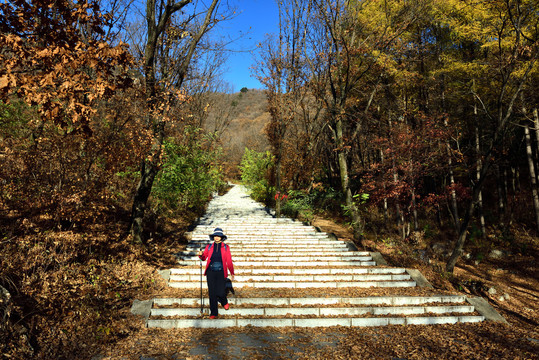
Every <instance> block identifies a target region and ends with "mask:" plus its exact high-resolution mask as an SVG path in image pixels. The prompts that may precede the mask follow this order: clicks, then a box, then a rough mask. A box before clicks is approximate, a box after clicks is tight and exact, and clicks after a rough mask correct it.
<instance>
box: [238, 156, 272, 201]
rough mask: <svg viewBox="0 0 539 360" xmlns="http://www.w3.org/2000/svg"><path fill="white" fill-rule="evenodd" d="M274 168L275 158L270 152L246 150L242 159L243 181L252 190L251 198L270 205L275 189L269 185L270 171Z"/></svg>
mask: <svg viewBox="0 0 539 360" xmlns="http://www.w3.org/2000/svg"><path fill="white" fill-rule="evenodd" d="M272 166H273V156H271V154H270V152H269V151H266V152H257V151H255V150H249V149H247V148H245V153H244V154H243V157H242V159H241V163H240V171H241V181H242V183H243V184H244V185H246V186H247V187H249V189H250V190H251V197H252V198H253V199H254V200H256V201H260V202H263V203H265V204H269V203H270V202H271V197H272V194H273V193H274V188H273V187H272V186H271V185H270V183H269V180H268V178H269V176H268V175H269V174H268V173H269V170H270V169H271V167H272Z"/></svg>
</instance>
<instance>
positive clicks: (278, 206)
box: [275, 143, 282, 217]
mask: <svg viewBox="0 0 539 360" xmlns="http://www.w3.org/2000/svg"><path fill="white" fill-rule="evenodd" d="M281 155H282V144H281V143H280V144H279V149H278V150H277V159H276V161H275V193H276V196H275V197H276V199H275V216H276V217H281V162H282V159H281Z"/></svg>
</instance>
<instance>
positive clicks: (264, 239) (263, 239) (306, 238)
mask: <svg viewBox="0 0 539 360" xmlns="http://www.w3.org/2000/svg"><path fill="white" fill-rule="evenodd" d="M190 240H191V241H209V240H210V238H209V236H208V235H199V236H191V237H190ZM320 240H325V242H324V241H322V242H321V241H320ZM226 241H227V242H254V243H272V242H276V241H281V242H289V241H301V242H303V243H305V244H309V243H310V242H313V243H317V242H321V243H326V242H327V243H334V242H339V240H335V239H332V238H330V237H329V236H327V235H323V236H315V235H303V236H302V235H293V234H284V235H272V236H256V235H245V236H237V235H229V234H227V240H226Z"/></svg>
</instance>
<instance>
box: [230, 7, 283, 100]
mask: <svg viewBox="0 0 539 360" xmlns="http://www.w3.org/2000/svg"><path fill="white" fill-rule="evenodd" d="M230 3H231V5H233V6H235V7H236V8H237V10H238V12H237V16H236V17H235V18H234V19H232V20H229V21H226V22H223V23H221V24H222V25H221V27H222V29H223V30H222V31H223V32H224V33H223V34H222V35H225V34H228V36H230V37H231V38H235V37H238V36H239V35H240V34H245V33H248V35H247V36H245V37H244V38H243V39H242V40H239V41H238V42H236V43H234V44H231V45H230V48H232V49H234V50H236V51H241V52H231V53H230V54H229V59H228V62H227V65H226V67H227V70H226V73H225V74H224V80H225V81H226V82H228V83H230V84H231V85H232V86H233V87H234V91H236V92H237V91H239V90H240V89H241V88H242V87H246V88H248V89H261V88H262V85H261V84H260V82H258V80H256V79H255V78H254V77H251V71H250V70H249V67H250V66H251V65H252V64H253V54H252V53H250V52H249V50H255V48H256V45H257V44H258V43H260V42H261V41H263V40H264V36H265V34H267V33H277V32H278V29H279V17H278V10H277V4H276V3H275V0H234V1H231V2H230Z"/></svg>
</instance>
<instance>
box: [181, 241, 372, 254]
mask: <svg viewBox="0 0 539 360" xmlns="http://www.w3.org/2000/svg"><path fill="white" fill-rule="evenodd" d="M210 243H211V242H210V241H204V242H202V241H200V242H196V243H195V242H190V243H188V244H187V245H186V247H185V248H186V249H195V250H196V249H199V248H200V247H202V246H205V245H207V244H210ZM227 244H228V243H227ZM228 245H230V244H228ZM231 246H232V247H233V248H234V249H238V248H239V249H253V250H280V249H286V250H313V251H320V250H331V251H349V248H348V245H347V244H345V243H335V244H329V245H328V244H295V245H294V244H290V243H273V242H268V243H266V244H264V243H258V244H257V243H252V242H243V243H239V242H238V243H237V244H234V245H231ZM360 252H361V253H363V255H368V254H370V253H369V252H368V251H360Z"/></svg>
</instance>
